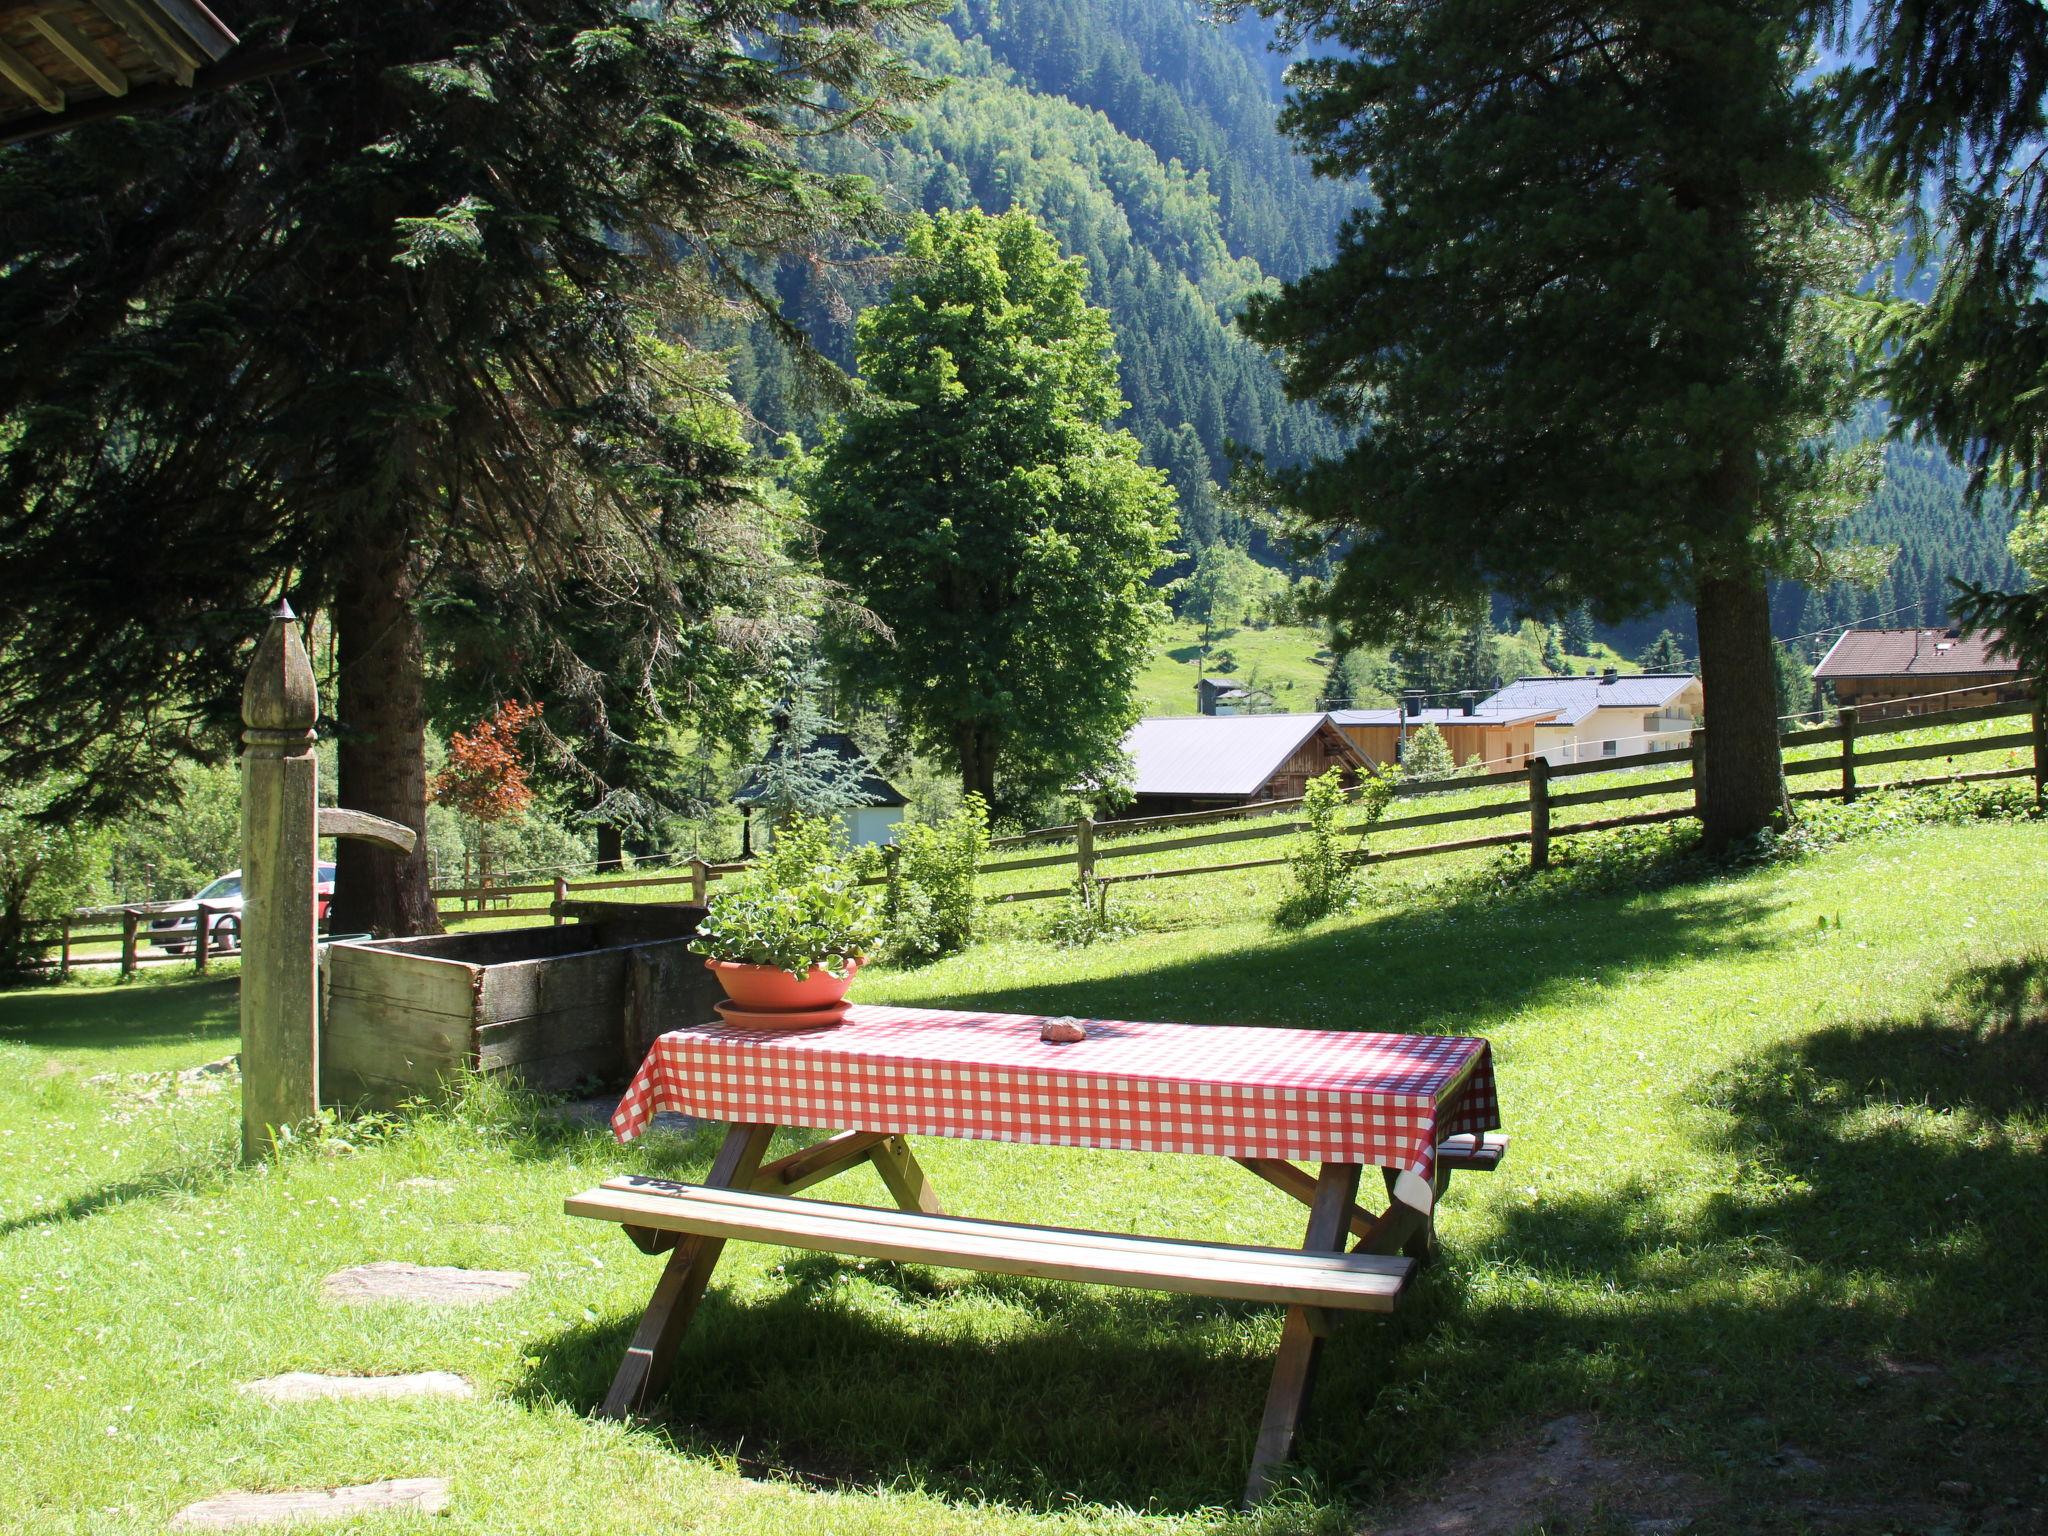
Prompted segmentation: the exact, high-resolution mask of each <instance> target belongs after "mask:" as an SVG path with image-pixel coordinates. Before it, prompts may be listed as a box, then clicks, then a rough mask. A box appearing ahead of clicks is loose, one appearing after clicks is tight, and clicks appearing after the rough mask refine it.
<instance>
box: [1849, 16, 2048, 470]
mask: <svg viewBox="0 0 2048 1536" xmlns="http://www.w3.org/2000/svg"><path fill="white" fill-rule="evenodd" d="M1825 9H1827V10H1828V11H1830V12H1832V13H1833V14H1834V15H1835V16H1836V17H1837V18H1839V20H1840V22H1841V24H1842V27H1843V29H1844V30H1845V31H1848V30H1850V29H1851V28H1852V27H1853V28H1854V29H1855V31H1856V34H1857V41H1858V42H1860V43H1861V44H1862V47H1863V57H1862V58H1860V59H1858V60H1857V61H1856V62H1855V63H1854V64H1852V65H1850V66H1848V67H1846V68H1844V69H1842V70H1841V71H1839V72H1838V73H1837V74H1836V75H1835V76H1834V77H1833V81H1832V84H1833V85H1834V87H1835V90H1836V93H1837V96H1838V98H1839V105H1840V107H1841V109H1842V116H1843V117H1844V119H1845V120H1846V125H1847V127H1848V129H1849V130H1850V133H1851V135H1852V136H1853V137H1854V139H1855V141H1856V142H1857V144H1858V146H1859V147H1860V149H1861V151H1862V156H1861V168H1862V171H1863V173H1864V175H1865V177H1866V179H1867V181H1868V183H1869V184H1870V186H1871V187H1872V188H1873V189H1874V190H1875V192H1876V193H1877V195H1879V196H1880V197H1883V198H1885V199H1887V200H1892V201H1896V202H1899V203H1903V204H1905V205H1906V206H1907V207H1909V208H1911V209H1912V210H1913V212H1914V216H1915V223H1916V226H1917V228H1916V233H1917V237H1918V238H1917V239H1916V241H1915V243H1914V247H1913V255H1914V257H1915V258H1916V262H1917V266H1918V268H1919V270H1918V271H1916V272H1913V273H1912V274H1911V275H1912V276H1915V277H1918V276H1922V275H1924V274H1926V273H1928V272H1931V273H1932V275H1933V287H1932V292H1931V293H1929V294H1928V296H1927V297H1926V299H1925V301H1924V302H1916V301H1914V300H1912V299H1909V298H1905V297H1901V296H1899V295H1898V294H1897V293H1896V292H1895V291H1894V290H1893V289H1892V288H1891V286H1890V285H1889V284H1887V285H1883V286H1880V287H1879V288H1877V289H1876V290H1875V291H1874V292H1872V293H1870V294H1869V295H1867V296H1864V297H1863V298H1861V299H1860V300H1858V301H1857V302H1856V303H1855V304H1854V305H1853V306H1852V307H1853V310H1854V311H1855V312H1856V314H1857V316H1858V318H1859V319H1860V321H1861V322H1862V331H1861V336H1860V340H1861V342H1862V344H1863V351H1864V354H1865V359H1866V362H1867V364H1868V366H1869V367H1870V369H1871V370H1872V372H1873V374H1874V383H1875V387H1876V388H1878V389H1880V390H1881V391H1882V393H1883V394H1884V395H1885V396H1886V397H1887V398H1889V399H1890V400H1891V402H1892V404H1893V407H1894V409H1895V410H1896V411H1897V412H1898V415H1899V417H1900V418H1901V427H1902V428H1918V429H1922V430H1924V431H1926V432H1928V433H1929V434H1930V435H1931V436H1932V437H1933V439H1934V440H1935V441H1936V442H1938V443H1940V444H1941V445H1942V446H1943V447H1945V448H1946V449H1947V450H1948V451H1949V452H1951V453H1953V454H1954V455H1956V457H1957V458H1958V459H1960V460H1961V461H1962V462H1964V463H1965V464H1967V465H1968V466H1969V468H1970V469H1971V471H1972V475H1973V481H1974V483H1975V485H1976V487H1977V488H1978V489H1979V490H1983V489H1987V488H1991V487H1994V486H2000V485H2012V486H2017V487H2020V488H2022V489H2023V490H2024V491H2026V492H2027V493H2029V494H2030V495H2031V494H2033V493H2037V492H2038V491H2039V490H2040V489H2041V488H2042V487H2043V486H2044V484H2048V397H2044V396H2043V393H2042V391H2041V389H2040V388H2039V384H2040V380H2041V377H2042V373H2043V366H2044V359H2048V316H2044V314H2043V312H2042V306H2041V303H2040V299H2039V286H2040V263H2041V260H2042V256H2043V253H2044V251H2048V162H2044V160H2043V157H2042V155H2041V152H2040V151H2041V125H2042V107H2043V102H2044V100H2048V51H2044V49H2043V47H2042V26H2041V13H2040V9H2039V7H2037V6H2033V5H2028V4H1986V3H1983V0H1913V3H1910V4H1909V3H1905V0H1873V3H1872V4H1870V5H1868V6H1867V7H1860V6H1859V7H1852V6H1851V5H1849V4H1848V3H1847V0H1832V3H1830V4H1829V5H1828V6H1827V7H1825Z"/></svg>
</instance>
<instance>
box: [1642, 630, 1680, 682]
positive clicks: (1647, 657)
mask: <svg viewBox="0 0 2048 1536" xmlns="http://www.w3.org/2000/svg"><path fill="white" fill-rule="evenodd" d="M1636 665H1638V666H1640V667H1641V668H1642V669H1643V670H1644V671H1645V672H1690V671H1691V670H1692V663H1691V662H1690V661H1688V660H1687V659H1686V655H1685V647H1684V646H1683V645H1681V644H1680V643H1679V640H1678V636H1676V635H1674V634H1673V633H1671V631H1670V630H1668V629H1666V630H1660V631H1659V632H1658V634H1657V638H1656V639H1654V640H1652V641H1651V642H1650V643H1649V644H1648V645H1646V646H1644V647H1643V650H1642V653H1641V654H1640V655H1638V656H1637V657H1636Z"/></svg>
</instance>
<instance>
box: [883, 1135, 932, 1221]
mask: <svg viewBox="0 0 2048 1536" xmlns="http://www.w3.org/2000/svg"><path fill="white" fill-rule="evenodd" d="M868 1156H869V1157H870V1158H872V1159H873V1160H874V1164H875V1172H877V1173H879V1174H880V1175H881V1176H882V1182H883V1183H884V1184H886V1185H888V1186H889V1193H890V1194H892V1195H894V1196H895V1197H896V1203H897V1204H898V1205H899V1206H901V1207H902V1208H903V1209H904V1210H906V1211H923V1212H924V1213H925V1214H926V1215H927V1216H942V1215H944V1214H945V1211H944V1208H943V1207H941V1206H940V1204H939V1195H938V1191H937V1190H935V1189H933V1188H932V1181H931V1180H930V1179H929V1178H927V1177H926V1176H925V1171H924V1168H923V1166H922V1165H921V1164H919V1162H918V1160H917V1158H916V1157H915V1155H913V1154H912V1152H911V1150H910V1144H909V1143H908V1142H906V1141H905V1140H904V1139H903V1138H902V1137H901V1136H891V1137H889V1138H888V1139H887V1140H886V1141H884V1142H882V1143H881V1144H880V1145H879V1146H877V1147H875V1148H874V1150H873V1151H871V1152H869V1153H868Z"/></svg>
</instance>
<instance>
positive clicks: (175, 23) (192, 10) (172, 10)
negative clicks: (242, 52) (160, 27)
mask: <svg viewBox="0 0 2048 1536" xmlns="http://www.w3.org/2000/svg"><path fill="white" fill-rule="evenodd" d="M136 3H137V4H138V6H139V7H140V8H141V10H142V11H143V13H144V14H145V15H148V16H151V17H152V18H154V17H155V16H157V15H162V16H163V17H164V18H165V19H166V20H167V21H169V22H170V31H171V35H172V39H173V41H174V42H175V43H176V44H177V45H178V46H179V47H180V48H181V49H191V48H196V49H197V50H198V52H197V53H195V54H193V55H192V63H193V65H194V66H195V67H201V68H203V67H204V66H206V65H208V64H218V63H219V62H220V61H221V59H222V58H223V57H224V56H225V55H226V54H227V51H228V50H229V49H230V48H232V47H234V46H235V34H234V33H232V32H230V31H229V30H228V29H227V28H226V27H225V26H224V25H222V23H221V19H220V18H219V17H218V16H216V15H214V14H213V12H211V11H209V10H208V9H207V8H206V7H205V6H204V5H202V4H199V3H198V0H136Z"/></svg>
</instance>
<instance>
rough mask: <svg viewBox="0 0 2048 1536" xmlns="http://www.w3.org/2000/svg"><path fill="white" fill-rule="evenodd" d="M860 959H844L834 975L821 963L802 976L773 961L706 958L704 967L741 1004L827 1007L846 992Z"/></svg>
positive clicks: (771, 1008)
mask: <svg viewBox="0 0 2048 1536" xmlns="http://www.w3.org/2000/svg"><path fill="white" fill-rule="evenodd" d="M860 966H861V963H860V961H859V960H857V959H856V960H849V961H847V962H846V974H845V975H844V976H834V975H833V974H832V973H831V972H830V971H828V970H826V969H825V968H824V967H823V966H821V965H814V966H812V967H811V974H810V975H808V976H805V977H803V978H801V979H799V978H797V977H795V976H792V975H790V974H789V972H787V971H785V970H783V969H782V968H781V967H780V966H775V965H746V964H743V963H741V962H740V961H737V960H706V961H705V962H704V968H705V969H706V970H707V971H709V972H711V974H712V975H714V976H716V977H717V978H718V984H719V985H720V986H722V987H724V988H725V995H726V996H727V997H729V998H731V999H732V1000H733V1001H734V1002H735V1003H738V1004H739V1005H740V1006H741V1007H742V1008H760V1009H765V1010H769V1011H775V1010H781V1011H785V1012H787V1011H791V1010H795V1009H799V1008H829V1007H831V1006H832V1005H833V1004H834V1003H836V1002H839V1001H840V1000H841V999H843V998H844V997H845V996H846V989H847V988H848V987H850V986H852V985H853V977H854V973H855V972H856V971H858V970H859V969H860Z"/></svg>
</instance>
